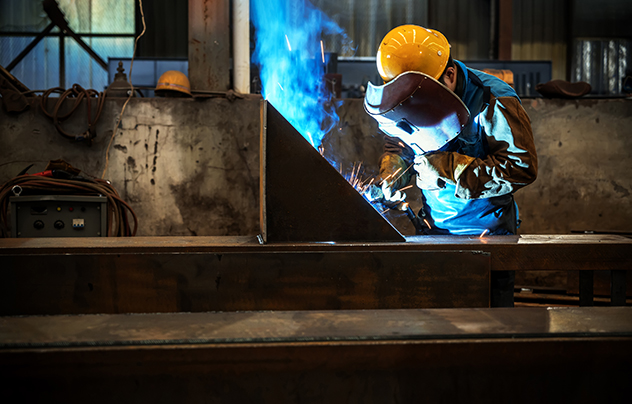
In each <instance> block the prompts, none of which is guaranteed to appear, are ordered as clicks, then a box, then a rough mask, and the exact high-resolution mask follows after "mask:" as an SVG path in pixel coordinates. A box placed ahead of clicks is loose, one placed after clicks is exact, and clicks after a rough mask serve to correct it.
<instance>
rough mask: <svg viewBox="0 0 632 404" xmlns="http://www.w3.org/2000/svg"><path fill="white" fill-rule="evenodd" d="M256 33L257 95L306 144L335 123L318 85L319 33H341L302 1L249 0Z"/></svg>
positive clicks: (322, 61)
mask: <svg viewBox="0 0 632 404" xmlns="http://www.w3.org/2000/svg"><path fill="white" fill-rule="evenodd" d="M251 7H252V23H253V25H254V27H255V33H256V48H255V51H254V53H253V61H254V62H255V63H256V64H257V65H258V66H259V74H260V78H261V86H262V89H261V92H262V94H263V97H264V98H265V99H267V100H268V101H269V102H270V103H271V104H272V105H273V106H274V107H275V108H276V109H277V110H278V111H279V112H280V113H281V114H282V115H283V116H284V117H285V119H287V120H288V121H289V122H290V123H291V124H292V126H294V128H296V130H298V131H299V132H300V133H301V135H303V137H304V138H305V139H307V141H309V142H310V143H311V144H312V146H314V147H315V148H318V147H319V146H320V144H321V142H322V139H323V137H324V136H325V134H327V132H329V131H330V130H331V129H332V128H333V127H334V126H335V125H336V124H337V123H338V115H337V113H336V111H335V107H336V105H334V104H333V103H332V102H331V98H332V94H331V93H330V92H329V91H328V89H327V88H326V86H325V84H324V80H323V76H324V74H325V67H326V62H327V58H326V54H325V48H324V45H323V40H324V39H323V37H324V36H325V35H327V36H329V35H335V36H340V37H339V38H338V40H340V41H341V42H343V43H347V45H348V43H349V42H348V40H347V36H346V34H345V33H344V31H343V30H342V29H341V28H340V27H339V26H338V25H337V24H336V23H335V22H334V21H332V20H331V19H330V18H329V17H327V15H325V14H324V13H323V12H321V11H320V10H318V9H317V8H315V7H314V6H313V5H312V4H311V3H309V2H308V1H307V0H252V1H251Z"/></svg>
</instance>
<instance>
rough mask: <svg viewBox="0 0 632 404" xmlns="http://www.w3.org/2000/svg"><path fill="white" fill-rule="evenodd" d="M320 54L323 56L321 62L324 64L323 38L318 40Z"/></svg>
mask: <svg viewBox="0 0 632 404" xmlns="http://www.w3.org/2000/svg"><path fill="white" fill-rule="evenodd" d="M320 54H321V55H322V57H323V64H325V47H324V46H323V40H322V39H321V40H320Z"/></svg>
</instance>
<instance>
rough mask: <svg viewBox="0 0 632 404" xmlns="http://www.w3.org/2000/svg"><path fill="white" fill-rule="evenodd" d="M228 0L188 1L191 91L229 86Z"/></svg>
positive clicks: (222, 88)
mask: <svg viewBox="0 0 632 404" xmlns="http://www.w3.org/2000/svg"><path fill="white" fill-rule="evenodd" d="M229 9H230V7H229V2H228V0H189V81H190V82H191V89H192V90H214V91H227V90H228V89H230V30H229Z"/></svg>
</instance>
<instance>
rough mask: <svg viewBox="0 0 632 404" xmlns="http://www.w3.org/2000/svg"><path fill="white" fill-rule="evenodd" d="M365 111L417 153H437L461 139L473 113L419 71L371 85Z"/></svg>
mask: <svg viewBox="0 0 632 404" xmlns="http://www.w3.org/2000/svg"><path fill="white" fill-rule="evenodd" d="M364 109H365V110H366V112H367V113H368V114H369V115H371V116H372V117H373V118H374V119H375V120H376V121H377V122H378V124H379V127H380V130H382V131H383V132H384V133H386V134H387V135H389V136H393V137H398V138H400V139H401V140H403V141H404V142H405V143H406V144H407V145H408V146H410V147H411V148H412V149H413V151H414V152H415V153H416V154H424V153H428V152H431V151H436V150H439V149H441V148H442V147H443V146H445V145H446V144H447V143H448V142H450V141H451V140H452V139H454V138H455V137H457V136H458V135H459V134H460V133H461V131H462V130H463V127H464V126H465V125H467V123H468V122H469V119H470V112H469V110H468V109H467V107H466V106H465V104H464V103H463V101H461V99H460V98H459V97H458V96H457V95H456V94H454V93H453V92H452V91H450V89H449V88H448V87H446V86H445V85H443V84H442V83H440V82H439V81H438V80H437V79H435V78H434V77H431V76H429V75H427V74H424V73H420V72H417V71H408V72H405V73H402V74H400V75H398V76H397V77H396V78H395V79H393V80H391V81H389V82H388V83H386V84H384V85H381V86H376V85H373V84H372V83H370V82H369V83H368V86H367V90H366V95H365V97H364Z"/></svg>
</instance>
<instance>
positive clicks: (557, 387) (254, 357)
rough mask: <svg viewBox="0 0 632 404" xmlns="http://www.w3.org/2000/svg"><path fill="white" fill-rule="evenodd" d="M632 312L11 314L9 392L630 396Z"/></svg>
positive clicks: (491, 399)
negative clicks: (34, 315)
mask: <svg viewBox="0 0 632 404" xmlns="http://www.w3.org/2000/svg"><path fill="white" fill-rule="evenodd" d="M631 310H632V309H631V308H608V307H606V308H583V309H556V310H547V309H535V308H529V309H519V308H514V309H477V310H467V309H461V310H452V309H446V310H379V311H351V312H349V311H337V312H321V311H315V312H314V311H312V312H272V313H270V312H268V313H261V312H251V313H203V314H176V315H164V314H163V315H157V314H152V315H126V316H122V315H118V316H108V315H99V316H61V317H12V318H0V324H1V326H0V347H1V349H0V388H2V389H3V391H4V392H5V394H7V395H9V396H16V394H19V397H20V398H21V400H22V401H24V402H43V401H45V402H64V403H74V402H91V403H110V402H119V401H121V402H152V403H163V402H178V403H189V402H201V401H213V402H214V401H221V402H259V403H268V402H270V403H278V402H327V403H346V402H350V401H352V402H380V403H403V402H468V403H506V402H507V398H508V397H511V399H510V401H511V402H514V403H533V402H573V403H594V402H627V401H628V399H629V389H628V384H629V380H630V378H631V377H632V367H630V366H629V364H630V362H631V361H632V324H631V319H632V316H631V315H630V311H631ZM33 386H37V388H34V387H33ZM12 393H13V394H12Z"/></svg>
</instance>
